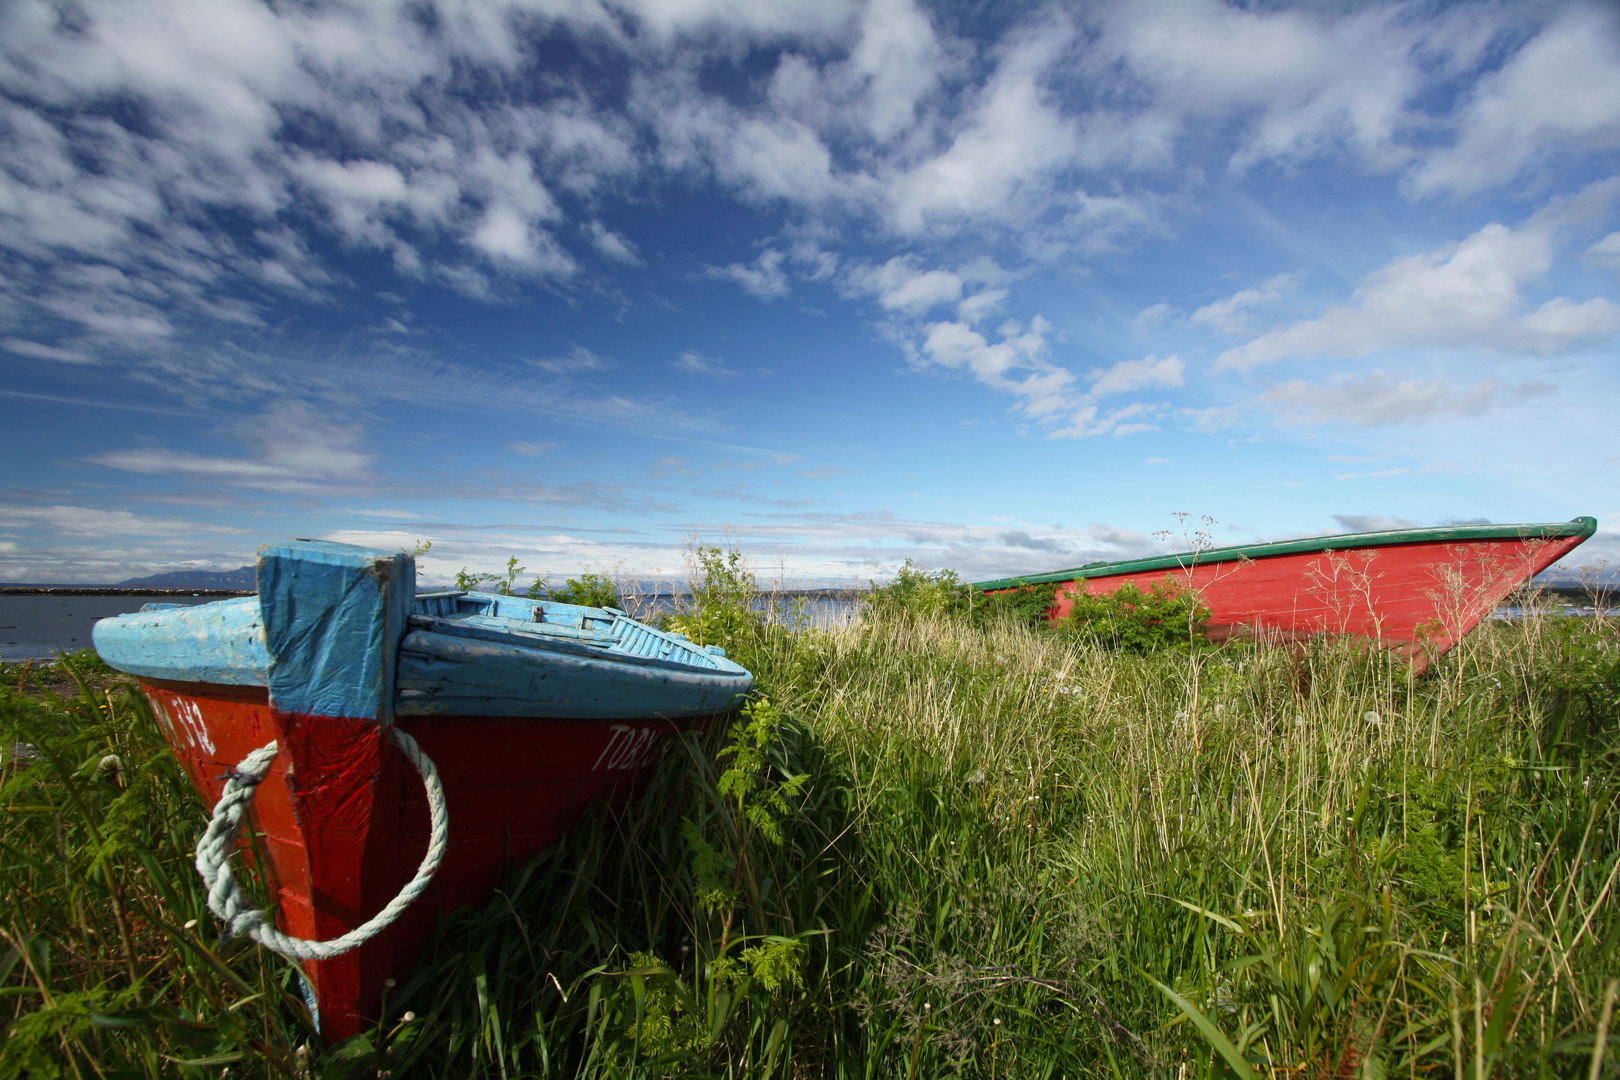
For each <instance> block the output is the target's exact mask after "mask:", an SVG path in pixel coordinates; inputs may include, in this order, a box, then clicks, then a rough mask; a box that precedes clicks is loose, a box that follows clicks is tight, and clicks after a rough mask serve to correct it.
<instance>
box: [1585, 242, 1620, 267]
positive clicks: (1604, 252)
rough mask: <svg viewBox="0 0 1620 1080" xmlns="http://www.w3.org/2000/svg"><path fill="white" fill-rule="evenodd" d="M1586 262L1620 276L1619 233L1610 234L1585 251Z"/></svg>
mask: <svg viewBox="0 0 1620 1080" xmlns="http://www.w3.org/2000/svg"><path fill="white" fill-rule="evenodd" d="M1585 257H1586V260H1587V261H1588V262H1591V263H1593V264H1595V265H1597V266H1601V267H1603V268H1604V269H1605V270H1611V271H1613V272H1614V273H1616V274H1620V232H1612V233H1610V234H1609V235H1608V236H1605V237H1604V238H1603V239H1601V240H1599V241H1598V242H1597V243H1595V244H1593V245H1592V246H1591V247H1589V248H1587V249H1586V252H1585Z"/></svg>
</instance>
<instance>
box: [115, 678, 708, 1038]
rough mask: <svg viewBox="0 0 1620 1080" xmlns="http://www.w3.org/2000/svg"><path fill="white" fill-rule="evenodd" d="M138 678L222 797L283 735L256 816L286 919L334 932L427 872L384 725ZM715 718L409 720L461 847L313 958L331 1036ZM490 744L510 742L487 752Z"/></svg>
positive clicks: (211, 794) (405, 783)
mask: <svg viewBox="0 0 1620 1080" xmlns="http://www.w3.org/2000/svg"><path fill="white" fill-rule="evenodd" d="M142 686H143V688H144V689H145V691H146V693H147V696H148V697H149V699H150V700H151V702H152V704H153V706H154V709H155V711H156V713H157V715H158V717H159V719H160V721H161V722H162V723H163V725H164V726H165V728H166V729H167V734H168V736H169V741H170V745H172V746H173V747H174V749H175V752H176V753H177V754H178V755H179V757H180V760H181V761H182V763H183V764H184V765H185V768H186V771H187V772H188V773H189V774H190V775H191V779H192V782H193V783H195V784H196V786H197V790H198V791H199V792H201V793H202V795H203V797H204V798H205V799H206V800H208V802H209V803H210V804H212V803H213V802H215V801H217V800H218V799H219V797H220V795H221V793H222V791H223V789H224V784H225V779H226V777H227V775H228V774H229V773H230V771H231V769H232V768H233V767H234V766H235V765H236V764H237V763H238V762H240V761H241V760H242V759H243V758H245V757H246V756H247V755H248V754H249V753H251V752H252V751H254V750H256V749H257V748H259V747H261V746H264V745H265V744H266V743H268V742H270V741H271V740H275V741H277V742H278V743H279V744H280V747H281V751H280V753H279V754H278V755H277V757H276V760H275V762H274V763H273V764H272V766H271V768H270V773H269V775H268V776H267V777H266V779H265V780H264V781H263V782H262V783H261V784H260V785H259V787H258V790H257V792H256V795H255V799H254V807H253V816H254V822H255V824H256V826H257V828H258V832H259V837H258V839H257V844H258V845H259V850H260V851H262V853H263V859H262V861H261V863H260V866H259V869H260V872H261V876H262V877H263V879H264V884H265V886H266V888H267V889H268V890H269V896H268V897H267V899H268V900H269V901H270V902H272V903H274V904H276V905H277V907H278V908H279V912H280V917H279V919H278V923H279V925H280V926H281V928H282V929H283V930H284V931H286V932H288V933H291V934H294V935H296V936H298V937H302V938H306V939H308V940H315V941H320V940H327V939H330V938H334V937H337V936H338V935H340V934H343V933H345V932H347V931H348V930H351V929H353V928H354V927H355V926H357V925H359V924H360V923H361V922H364V921H365V919H366V918H368V917H369V916H370V915H372V914H373V913H375V912H376V911H377V910H379V909H380V908H381V907H382V906H383V905H384V904H386V903H387V902H388V901H389V900H390V899H391V898H392V897H393V896H394V895H395V894H396V893H398V892H399V890H400V888H401V887H402V886H403V885H404V884H405V883H406V882H407V881H409V880H410V879H411V876H412V875H413V874H414V873H415V872H416V868H417V865H418V864H419V863H420V862H421V861H422V856H423V854H424V853H425V852H426V850H427V844H428V833H429V830H428V810H427V804H426V802H425V800H424V797H423V789H422V782H421V779H420V778H419V777H418V776H417V775H416V773H415V771H414V770H413V769H412V768H411V767H410V765H409V764H408V763H407V762H406V761H405V760H404V759H403V758H402V756H401V755H400V753H399V751H398V749H397V748H396V747H395V746H394V745H393V742H392V740H390V739H389V738H387V737H385V736H383V735H381V734H380V733H379V732H378V730H377V727H376V725H375V724H372V723H368V722H366V721H361V720H347V721H346V720H344V719H343V718H339V717H310V716H299V715H295V714H287V713H282V712H280V711H279V710H277V709H274V708H273V707H272V706H271V705H270V703H269V700H268V695H267V693H266V692H265V691H264V690H263V689H262V688H257V687H234V686H210V685H206V684H197V683H164V682H159V681H155V680H147V681H143V683H142ZM704 722H705V718H683V719H678V720H643V721H633V722H618V723H611V722H606V721H602V720H578V719H567V718H557V717H545V718H523V717H487V716H418V717H408V718H401V719H400V720H399V721H398V724H399V726H400V727H401V728H402V729H403V730H404V731H406V732H408V733H409V734H410V735H411V736H412V737H414V738H415V739H416V741H417V743H418V744H419V745H420V746H421V747H422V749H423V751H424V752H426V754H427V755H428V757H430V758H431V759H432V760H433V761H434V763H435V764H436V765H437V767H438V770H439V777H440V780H441V781H442V782H443V784H444V789H445V796H446V800H447V802H448V803H449V805H450V806H451V807H452V814H451V818H450V843H449V849H448V852H447V853H446V855H445V859H444V862H443V863H442V864H441V865H440V867H439V872H438V874H437V875H436V876H435V879H434V884H433V885H432V886H431V887H430V888H429V890H428V892H427V894H426V895H424V896H423V897H421V898H420V899H419V900H417V901H416V903H415V904H413V905H411V907H409V908H407V909H406V911H405V913H404V914H403V915H401V916H400V918H399V919H398V921H396V922H395V923H393V924H392V925H391V926H389V927H388V928H387V929H385V930H384V931H383V932H382V933H380V934H379V935H378V936H376V937H374V938H372V939H371V940H370V941H368V942H366V943H365V944H364V945H361V946H360V947H359V948H357V949H355V950H354V951H352V952H349V953H346V954H344V955H343V956H339V957H336V958H334V959H331V960H320V961H309V962H306V963H305V964H304V965H303V966H304V971H305V973H306V974H307V975H308V977H309V980H310V982H311V984H312V986H313V987H314V990H315V999H316V1001H317V1002H319V1009H320V1018H319V1021H320V1028H321V1033H322V1035H323V1036H324V1037H326V1038H327V1039H329V1040H338V1039H342V1038H346V1037H348V1036H350V1035H354V1034H356V1033H358V1032H359V1031H361V1030H363V1028H364V1027H365V1025H366V1023H367V1021H368V1020H369V1019H370V1018H374V1017H376V1016H379V1015H381V1014H382V1011H383V1008H384V998H385V995H386V987H385V985H384V984H385V982H386V980H388V979H390V978H399V977H401V976H402V975H403V974H404V973H406V972H408V971H410V969H411V966H412V965H413V964H414V963H415V962H416V960H417V958H418V957H419V956H420V955H421V952H422V949H423V947H424V946H425V945H426V943H427V941H428V938H429V937H430V936H431V935H432V932H433V928H434V925H435V923H436V922H437V921H438V919H439V917H440V916H441V915H443V914H445V913H448V912H450V911H454V910H455V909H456V908H458V907H461V906H463V905H466V904H482V903H484V902H486V901H487V900H488V899H489V898H490V897H491V896H492V895H493V894H494V890H495V887H496V885H497V884H498V883H499V881H500V878H501V875H502V874H503V873H504V872H505V871H506V870H507V869H508V868H509V867H511V866H513V865H515V864H519V863H521V862H523V861H524V860H526V859H529V858H531V857H533V856H534V855H537V854H539V853H540V852H542V851H544V850H546V849H547V848H549V847H551V846H552V845H553V844H555V843H556V842H557V839H558V838H559V837H560V836H561V835H562V833H563V832H564V831H565V830H566V829H567V828H568V826H569V825H570V824H571V823H572V821H573V820H574V819H575V817H576V816H577V815H578V814H579V813H580V811H581V810H582V809H584V808H585V807H587V806H590V805H591V804H594V803H606V804H608V805H611V806H615V807H620V806H623V805H624V804H625V803H626V802H627V801H628V800H629V799H630V798H631V797H632V796H633V795H634V794H635V793H636V791H637V789H638V787H639V786H640V785H641V784H642V783H643V782H644V781H645V779H646V777H647V775H648V773H649V772H650V770H651V769H652V768H653V767H654V766H655V765H656V764H657V763H658V762H659V761H660V760H662V759H663V757H664V756H665V755H666V754H667V753H668V752H669V749H670V747H671V746H672V745H673V743H674V739H675V736H677V735H678V734H679V733H680V732H682V731H685V730H687V729H689V728H690V727H692V726H694V725H700V724H703V723H704ZM492 746H495V747H499V748H500V753H498V754H494V755H491V754H490V753H489V752H488V749H489V748H490V747H492ZM300 778H311V779H303V780H301V779H300Z"/></svg>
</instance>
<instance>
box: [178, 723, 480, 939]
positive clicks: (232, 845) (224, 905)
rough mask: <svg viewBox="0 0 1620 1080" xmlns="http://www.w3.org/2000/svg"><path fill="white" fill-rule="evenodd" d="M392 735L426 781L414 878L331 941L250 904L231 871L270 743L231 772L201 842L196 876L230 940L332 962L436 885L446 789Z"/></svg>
mask: <svg viewBox="0 0 1620 1080" xmlns="http://www.w3.org/2000/svg"><path fill="white" fill-rule="evenodd" d="M393 733H394V745H395V746H398V747H399V750H400V753H402V754H404V755H405V757H406V759H407V760H408V761H410V763H411V764H412V765H414V766H416V771H417V772H418V773H419V774H420V775H421V777H422V785H423V787H425V788H426V789H427V802H428V817H429V820H430V821H431V823H432V835H431V837H430V838H429V840H428V850H427V854H426V855H424V856H423V857H422V865H421V866H420V867H418V868H417V871H416V876H415V877H414V878H412V879H411V880H410V883H409V884H407V885H406V886H405V887H404V888H403V889H401V890H400V892H399V895H398V896H396V897H394V898H393V899H392V900H390V901H389V902H388V905H387V906H386V907H384V908H383V909H382V910H381V911H379V912H377V914H375V915H373V916H372V917H371V918H370V919H369V920H367V921H366V922H365V924H364V925H361V926H357V927H355V928H354V929H353V930H350V931H349V932H348V933H346V934H344V935H343V936H341V937H335V938H332V939H331V940H330V941H306V940H304V939H303V938H299V937H293V936H292V935H291V934H284V933H282V932H281V931H280V930H277V929H276V926H275V923H274V922H272V921H271V920H270V918H269V917H268V916H267V915H266V914H265V913H264V911H262V910H261V909H259V908H256V907H254V906H252V904H251V903H250V902H249V901H248V898H247V897H246V896H245V895H244V894H243V893H242V888H241V886H240V885H238V884H237V883H236V878H235V876H234V874H233V873H232V871H231V856H232V855H233V854H234V853H235V851H236V834H237V833H238V832H240V831H241V828H242V822H243V821H244V820H245V819H246V817H247V812H248V808H249V807H251V806H252V805H253V794H254V792H255V791H257V790H258V786H259V784H260V782H261V781H263V780H264V778H265V777H266V776H268V775H269V773H270V763H271V762H272V761H274V760H275V759H276V751H277V745H276V744H275V743H273V742H272V743H269V744H268V745H265V746H261V747H259V749H257V750H255V751H253V752H252V753H251V754H249V755H248V756H247V757H245V758H243V759H242V761H241V763H240V764H239V765H237V766H236V767H235V768H234V769H232V770H231V771H230V773H229V774H228V775H229V779H228V780H226V781H225V790H224V792H223V793H222V794H221V795H220V797H219V802H218V803H216V804H215V805H214V816H213V818H212V819H211V820H210V821H209V822H208V828H207V829H205V830H203V834H202V839H200V840H198V841H197V873H199V874H201V875H202V879H203V884H205V885H206V886H208V910H210V911H212V912H213V913H214V914H215V915H217V916H218V917H219V918H220V919H221V920H223V921H224V923H225V929H224V935H225V936H226V937H229V936H231V935H233V934H246V935H247V936H249V937H251V938H252V939H253V940H254V941H257V942H258V943H259V944H260V945H263V946H264V947H265V948H267V949H270V950H272V951H274V952H278V953H280V954H281V955H282V956H286V957H290V958H292V959H294V960H330V959H331V958H332V957H334V956H341V955H343V954H344V953H346V952H348V951H349V950H350V949H353V948H355V947H356V946H358V945H360V944H363V943H364V942H366V941H369V940H371V939H372V938H374V937H376V936H377V935H378V934H379V933H381V932H382V930H383V929H384V928H385V927H387V926H388V924H390V923H392V922H393V921H394V920H395V919H397V918H399V916H400V913H401V912H403V911H404V910H405V909H406V908H408V907H410V906H411V904H412V903H414V902H415V901H416V898H417V897H419V896H421V895H422V892H423V890H425V889H426V888H427V887H428V883H429V882H431V881H432V880H433V875H434V874H435V873H437V872H438V869H439V863H441V862H443V861H444V852H445V848H446V847H447V846H448V845H449V840H450V812H449V809H448V807H447V806H446V805H445V799H444V785H443V784H442V783H441V782H440V781H439V770H438V769H437V768H436V767H435V766H434V764H433V761H432V759H431V758H429V757H428V756H427V755H426V754H425V753H423V752H422V748H421V747H420V746H418V745H417V743H416V740H415V739H413V738H411V737H410V736H409V735H408V734H406V733H405V732H403V731H401V730H400V729H399V728H397V727H395V728H393Z"/></svg>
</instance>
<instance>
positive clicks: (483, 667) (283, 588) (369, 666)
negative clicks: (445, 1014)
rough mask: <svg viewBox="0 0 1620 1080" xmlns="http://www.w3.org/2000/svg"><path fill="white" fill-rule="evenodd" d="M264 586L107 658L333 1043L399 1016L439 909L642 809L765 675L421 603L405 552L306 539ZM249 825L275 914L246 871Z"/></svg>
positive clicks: (473, 602)
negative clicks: (606, 807)
mask: <svg viewBox="0 0 1620 1080" xmlns="http://www.w3.org/2000/svg"><path fill="white" fill-rule="evenodd" d="M257 573H258V584H259V594H258V596H256V597H249V598H244V599H238V600H224V601H220V602H218V603H212V604H203V605H199V606H196V607H177V606H175V605H165V604H149V605H147V606H146V607H145V608H143V609H142V611H141V612H140V613H137V614H134V615H122V616H119V617H117V618H114V619H104V620H102V621H101V622H99V623H97V624H96V628H95V643H96V649H97V651H98V652H100V654H101V655H102V657H103V658H104V659H105V660H106V661H107V662H108V663H109V664H111V665H112V666H113V667H115V668H118V669H119V670H121V671H125V672H128V673H130V674H133V675H136V676H138V677H139V678H140V681H141V685H142V686H143V687H144V688H145V691H146V693H147V695H148V696H149V697H150V699H151V701H152V704H153V706H154V708H155V709H156V711H157V714H158V716H159V717H160V719H161V720H162V721H163V723H164V724H165V726H166V727H167V730H168V735H169V741H170V744H171V745H172V746H173V747H174V749H175V752H176V753H177V754H178V755H179V756H180V759H181V761H182V762H184V764H185V766H186V769H187V771H188V772H189V773H190V775H191V778H192V781H193V782H194V783H195V784H196V786H197V789H198V791H200V792H201V793H202V794H203V796H204V798H206V799H207V800H208V801H209V802H210V803H211V804H214V805H215V815H214V820H213V821H212V822H211V824H210V826H209V829H208V831H207V833H205V834H204V837H203V839H202V840H201V841H199V843H198V845H197V861H198V869H199V871H200V872H201V873H202V874H203V876H204V879H205V881H206V882H207V883H208V886H209V890H210V896H209V906H210V908H211V909H212V910H213V911H214V913H215V914H216V915H218V916H220V917H221V918H222V919H224V920H225V922H226V926H227V930H228V931H230V932H235V933H243V934H249V935H251V936H252V937H254V938H255V939H256V940H258V941H259V942H260V943H262V944H264V945H266V946H267V947H270V948H272V949H276V950H277V951H279V952H282V953H284V954H285V955H287V956H289V957H291V958H293V959H295V960H299V961H301V966H302V969H303V971H304V973H305V977H306V980H307V981H306V990H307V993H306V997H308V998H309V1000H310V1007H311V1013H312V1015H313V1017H314V1019H315V1023H316V1024H317V1027H318V1028H319V1030H320V1032H321V1034H322V1036H323V1037H324V1038H325V1039H326V1040H327V1041H329V1042H335V1041H338V1040H341V1039H343V1038H346V1037H348V1036H351V1035H354V1034H357V1033H358V1032H360V1031H361V1030H362V1029H363V1028H364V1027H365V1026H366V1025H367V1023H368V1022H370V1021H373V1020H375V1019H377V1018H378V1017H379V1016H380V1015H381V1013H382V1009H383V1004H384V993H385V982H386V980H388V979H390V978H393V979H399V978H402V977H403V976H404V975H405V974H406V973H407V972H408V971H409V970H410V967H411V965H412V964H413V963H414V962H415V960H416V958H417V957H418V956H419V955H420V953H421V951H422V948H423V946H424V945H425V944H426V942H427V939H428V937H429V936H430V934H431V933H432V930H433V927H434V923H435V921H436V920H437V919H438V918H439V917H440V916H441V915H442V914H444V913H446V912H449V911H452V910H454V909H455V908H457V907H460V906H461V905H463V904H476V903H481V902H483V901H485V900H487V899H488V898H489V897H490V896H491V895H492V894H493V890H494V888H495V886H496V884H497V882H498V880H499V878H500V876H501V874H502V872H503V871H504V870H505V869H506V868H507V867H509V866H511V865H513V864H515V863H519V862H521V861H523V860H526V859H528V858H530V857H531V856H533V855H535V854H538V853H539V852H541V851H543V850H544V849H546V848H547V847H550V846H551V845H552V844H553V843H555V842H556V840H557V838H558V837H559V836H560V835H561V833H562V831H563V830H564V829H565V828H566V827H567V826H568V824H569V822H570V821H571V820H572V819H573V817H574V816H575V815H576V814H578V813H579V811H580V810H581V809H582V808H584V807H585V806H587V805H589V804H590V803H593V802H597V801H608V802H610V803H622V802H624V801H625V800H627V799H628V798H630V797H631V796H632V794H633V793H634V792H635V789H636V788H637V785H638V783H639V781H641V780H642V778H643V777H644V776H645V775H646V774H647V772H648V771H649V770H650V769H651V767H652V766H653V765H654V764H655V763H656V762H657V761H658V760H659V759H660V758H661V757H662V756H663V755H664V754H665V753H666V752H667V751H668V749H669V746H670V745H671V737H672V736H674V735H676V734H677V733H679V732H681V731H683V730H685V729H687V728H689V727H691V726H693V725H696V724H702V723H705V722H706V721H707V720H708V719H711V718H714V717H718V716H721V715H723V714H725V713H727V712H729V711H731V710H733V709H735V708H736V706H737V705H738V704H739V703H740V701H741V699H742V696H743V695H744V694H746V693H747V692H748V690H749V689H750V687H751V685H752V682H753V677H752V676H751V675H750V674H749V673H748V672H747V671H746V670H744V669H743V668H742V667H740V666H739V665H737V664H736V663H735V662H733V661H731V660H729V659H727V658H726V656H725V652H724V650H722V649H719V648H717V647H713V646H710V647H707V648H705V647H701V646H697V645H694V644H693V643H691V642H689V641H687V640H686V639H685V638H684V637H682V636H681V635H679V634H673V633H666V632H662V631H659V630H656V629H654V628H652V627H649V626H646V625H644V624H642V623H639V622H636V621H635V620H634V619H631V618H630V617H629V616H628V615H626V614H625V613H624V612H622V611H619V610H617V609H615V608H586V607H576V606H573V605H569V604H556V603H551V602H549V601H544V600H531V599H524V598H519V597H514V596H500V595H492V594H488V593H476V592H460V591H443V592H428V593H420V594H419V593H417V592H416V589H415V567H414V564H413V562H412V560H411V559H410V557H409V556H406V555H395V554H389V553H385V552H378V551H367V550H365V549H362V548H354V547H349V546H347V545H343V544H329V543H320V542H312V541H295V542H292V543H288V544H279V545H266V546H265V547H264V548H261V549H260V551H259V559H258V567H257ZM250 813H251V817H252V819H253V822H254V824H255V825H256V827H257V829H258V831H259V833H260V834H261V836H260V840H261V843H262V850H263V851H264V854H265V860H264V864H263V865H261V866H260V867H259V869H260V870H261V872H262V874H263V876H264V877H265V878H266V879H267V887H268V888H269V890H270V893H271V897H272V900H273V907H274V909H275V915H274V918H273V919H272V918H270V917H269V916H267V915H266V914H265V913H264V912H260V911H258V910H257V909H256V908H254V907H253V906H252V905H251V903H250V902H249V901H248V900H247V898H246V897H245V896H244V895H243V894H242V892H241V890H240V889H239V888H238V887H237V886H236V885H235V882H234V879H233V877H232V871H231V856H232V854H233V853H234V852H235V850H236V848H237V845H238V844H239V843H240V842H241V841H240V840H239V839H238V838H237V836H236V832H237V829H238V828H239V827H240V825H241V823H242V820H243V818H244V816H247V815H249V814H250Z"/></svg>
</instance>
